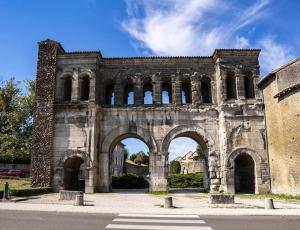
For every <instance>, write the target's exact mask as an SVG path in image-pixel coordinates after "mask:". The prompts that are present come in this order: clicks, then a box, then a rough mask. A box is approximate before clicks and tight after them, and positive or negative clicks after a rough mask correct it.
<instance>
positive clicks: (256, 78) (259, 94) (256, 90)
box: [252, 69, 263, 99]
mask: <svg viewBox="0 0 300 230" xmlns="http://www.w3.org/2000/svg"><path fill="white" fill-rule="evenodd" d="M252 73H253V81H254V82H253V83H254V95H255V99H262V97H263V96H262V91H261V90H259V88H258V87H257V84H258V82H259V81H260V78H259V75H260V73H259V69H254V70H253V71H252Z"/></svg>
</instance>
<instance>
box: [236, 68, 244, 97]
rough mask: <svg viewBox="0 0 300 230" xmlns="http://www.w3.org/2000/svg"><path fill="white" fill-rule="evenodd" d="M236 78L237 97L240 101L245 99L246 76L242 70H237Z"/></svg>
mask: <svg viewBox="0 0 300 230" xmlns="http://www.w3.org/2000/svg"><path fill="white" fill-rule="evenodd" d="M235 76H236V78H235V79H236V96H237V99H239V100H244V99H245V76H244V75H243V74H242V71H241V70H240V69H236V70H235Z"/></svg>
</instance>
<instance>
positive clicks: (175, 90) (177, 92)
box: [172, 76, 182, 105]
mask: <svg viewBox="0 0 300 230" xmlns="http://www.w3.org/2000/svg"><path fill="white" fill-rule="evenodd" d="M174 78H175V79H174ZM172 99H173V101H172V103H173V104H175V105H181V104H182V102H181V101H182V100H181V81H180V79H179V76H176V77H175V76H174V77H173V78H172Z"/></svg>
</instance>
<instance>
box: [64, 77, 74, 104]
mask: <svg viewBox="0 0 300 230" xmlns="http://www.w3.org/2000/svg"><path fill="white" fill-rule="evenodd" d="M71 97H72V77H71V76H66V77H65V78H64V92H63V99H64V101H71Z"/></svg>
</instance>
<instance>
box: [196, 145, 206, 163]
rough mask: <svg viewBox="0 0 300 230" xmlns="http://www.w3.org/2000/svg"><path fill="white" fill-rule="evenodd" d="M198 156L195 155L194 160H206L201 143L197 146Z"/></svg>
mask: <svg viewBox="0 0 300 230" xmlns="http://www.w3.org/2000/svg"><path fill="white" fill-rule="evenodd" d="M196 154H197V155H196V156H195V157H194V160H196V161H200V160H204V159H205V155H204V152H203V150H202V148H201V146H200V145H198V146H197V149H196Z"/></svg>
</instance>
